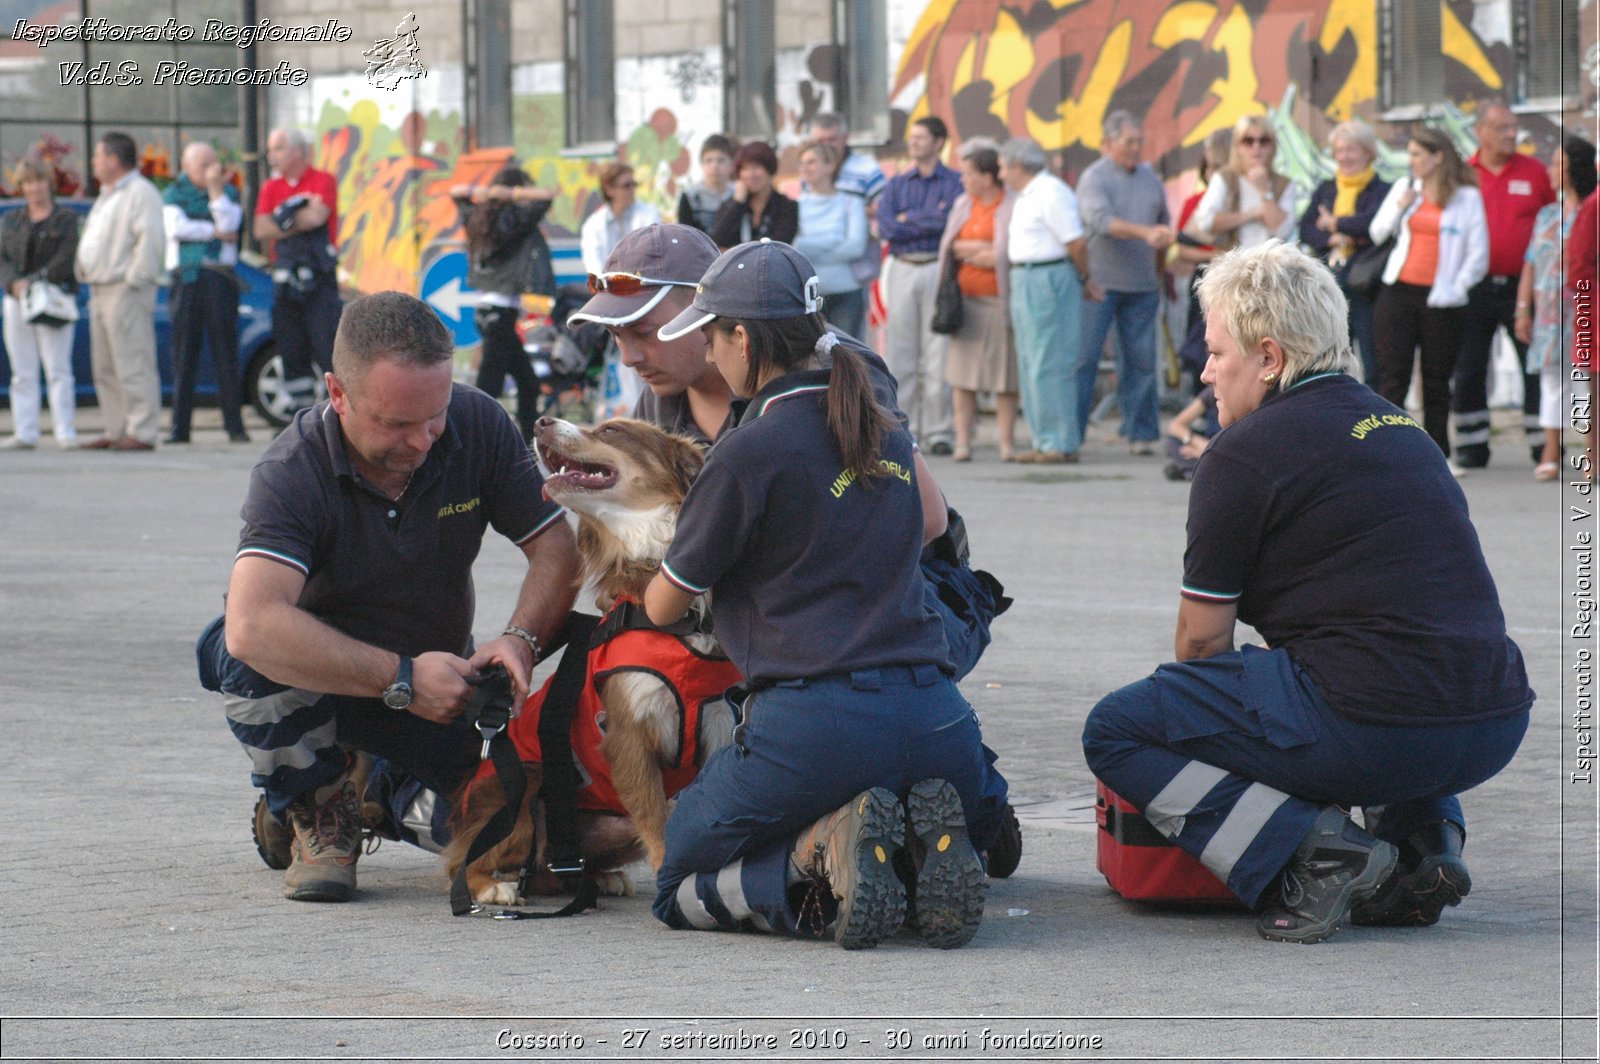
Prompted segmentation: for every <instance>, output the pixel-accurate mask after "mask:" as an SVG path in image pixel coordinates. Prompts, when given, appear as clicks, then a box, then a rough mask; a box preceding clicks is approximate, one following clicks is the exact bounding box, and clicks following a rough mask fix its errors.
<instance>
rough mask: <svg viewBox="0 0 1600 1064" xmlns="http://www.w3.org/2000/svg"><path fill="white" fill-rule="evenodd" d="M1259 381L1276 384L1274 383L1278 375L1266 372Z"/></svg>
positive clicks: (1276, 381)
mask: <svg viewBox="0 0 1600 1064" xmlns="http://www.w3.org/2000/svg"><path fill="white" fill-rule="evenodd" d="M1261 383H1262V384H1276V383H1278V375H1277V374H1276V373H1268V374H1267V375H1266V376H1265V377H1262V378H1261Z"/></svg>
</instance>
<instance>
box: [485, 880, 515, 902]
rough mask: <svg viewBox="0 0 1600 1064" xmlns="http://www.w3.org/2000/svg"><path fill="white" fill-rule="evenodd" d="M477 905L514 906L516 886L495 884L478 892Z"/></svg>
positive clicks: (512, 884)
mask: <svg viewBox="0 0 1600 1064" xmlns="http://www.w3.org/2000/svg"><path fill="white" fill-rule="evenodd" d="M478 904H479V905H515V904H517V885H516V884H515V883H495V884H493V885H491V886H487V887H484V888H483V889H482V890H480V891H478Z"/></svg>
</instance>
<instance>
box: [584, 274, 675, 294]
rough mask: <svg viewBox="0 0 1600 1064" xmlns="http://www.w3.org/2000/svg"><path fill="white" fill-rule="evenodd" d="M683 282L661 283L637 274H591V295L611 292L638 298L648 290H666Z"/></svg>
mask: <svg viewBox="0 0 1600 1064" xmlns="http://www.w3.org/2000/svg"><path fill="white" fill-rule="evenodd" d="M682 283H683V282H681V281H660V280H657V279H655V278H654V277H640V276H639V275H638V274H636V273H591V274H589V294H590V295H592V296H593V295H599V294H600V293H601V292H610V293H611V294H612V295H614V296H636V295H638V294H639V293H640V292H642V291H644V290H645V289H646V288H665V287H667V286H669V285H675V284H682Z"/></svg>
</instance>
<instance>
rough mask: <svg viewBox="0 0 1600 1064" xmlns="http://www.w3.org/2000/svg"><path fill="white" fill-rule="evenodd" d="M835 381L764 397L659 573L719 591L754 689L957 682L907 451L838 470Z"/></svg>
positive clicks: (684, 519)
mask: <svg viewBox="0 0 1600 1064" xmlns="http://www.w3.org/2000/svg"><path fill="white" fill-rule="evenodd" d="M827 389H828V371H826V370H813V371H802V372H796V373H790V374H788V375H786V376H784V377H780V378H779V379H778V380H776V381H772V382H771V383H769V384H768V385H767V387H765V388H763V389H762V390H761V391H760V392H759V393H758V394H757V395H756V396H755V397H754V398H753V399H751V401H750V404H749V406H748V407H747V408H746V410H745V412H744V415H743V417H742V418H741V419H740V421H739V424H738V425H737V426H735V427H734V428H731V429H728V430H725V431H724V432H723V433H722V435H721V436H719V438H718V439H717V445H716V446H715V447H713V448H712V449H711V452H710V455H709V457H708V458H707V459H706V465H705V468H704V469H703V470H701V472H700V475H699V477H698V478H696V480H695V482H694V486H693V487H692V488H690V489H689V494H688V497H687V498H685V499H684V501H683V509H682V511H681V512H680V513H679V515H678V530H677V535H676V536H675V537H674V538H673V541H672V546H671V548H670V549H669V550H668V551H667V557H666V560H665V561H663V562H662V565H661V572H662V574H663V575H664V576H665V577H666V578H667V579H668V580H670V581H671V582H672V583H673V584H675V585H676V586H678V587H679V588H682V589H683V590H685V591H688V592H689V593H691V594H702V593H704V592H705V591H707V590H710V591H712V602H713V603H714V608H713V610H712V614H713V618H714V623H715V625H716V633H717V638H718V639H719V640H721V641H722V646H723V648H724V649H725V650H726V651H727V653H728V657H729V658H730V659H732V661H733V663H734V664H735V665H736V666H738V668H739V671H740V672H741V673H743V674H744V676H745V677H746V678H747V679H748V680H749V681H750V682H751V683H753V684H758V685H759V684H767V683H772V682H774V681H778V680H786V679H798V678H801V677H813V676H822V675H827V674H829V673H841V672H850V671H854V670H858V669H867V668H875V667H879V666H886V665H923V664H932V665H936V666H938V667H940V668H942V669H944V670H945V671H946V672H949V671H950V670H951V666H950V656H949V651H948V649H947V648H946V644H945V638H944V629H943V628H942V626H941V625H940V623H939V619H938V618H937V617H936V616H935V615H934V614H933V613H932V612H931V611H929V610H928V609H927V607H926V606H925V605H924V602H923V596H924V590H923V584H924V581H923V578H922V572H921V569H920V568H919V562H918V559H919V556H920V554H921V552H922V503H921V500H920V498H919V496H918V494H917V485H916V482H915V480H916V474H915V472H914V471H913V469H912V457H911V455H912V449H911V437H910V436H908V435H907V434H906V432H905V431H904V430H903V429H900V428H896V429H894V430H892V431H890V432H888V433H886V434H885V435H884V444H883V454H882V459H881V463H880V464H881V467H882V468H883V469H884V471H885V473H886V475H884V476H878V477H872V478H869V479H868V481H867V482H866V483H862V482H861V481H860V480H858V479H856V478H855V477H854V476H853V475H852V474H849V473H847V472H846V471H845V470H844V468H843V462H842V460H841V459H840V457H839V455H838V453H837V452H836V451H835V450H834V447H833V443H832V440H831V438H830V437H829V435H828V425H827Z"/></svg>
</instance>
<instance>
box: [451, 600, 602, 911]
mask: <svg viewBox="0 0 1600 1064" xmlns="http://www.w3.org/2000/svg"><path fill="white" fill-rule="evenodd" d="M597 623H598V618H596V617H594V616H592V615H590V614H584V613H572V614H569V615H568V617H567V623H566V625H565V627H563V629H562V631H561V632H560V633H559V634H558V635H557V637H556V639H555V640H554V641H553V642H552V644H551V646H550V648H549V649H550V650H555V649H557V648H559V647H561V646H565V647H566V652H565V653H564V654H563V655H562V657H561V663H560V664H559V665H557V666H556V672H555V676H554V678H553V679H552V681H551V684H550V692H549V694H548V695H547V696H546V697H545V701H544V705H543V707H542V709H541V711H540V717H539V748H540V753H541V760H542V763H543V767H544V785H543V786H542V787H541V788H540V791H539V793H540V796H541V797H542V798H543V799H544V804H545V830H546V835H547V841H546V851H547V861H546V864H547V866H548V867H549V869H550V871H551V872H553V873H554V874H555V875H556V876H558V877H559V878H560V879H561V881H562V883H563V884H564V885H568V886H571V887H572V888H573V890H574V892H575V896H574V897H573V899H572V901H571V902H569V903H568V904H567V905H566V906H564V907H563V908H561V909H559V910H557V911H555V912H517V911H513V910H509V909H506V910H502V911H500V912H498V913H495V914H494V917H495V919H497V920H542V919H549V918H551V917H556V916H572V915H574V914H575V913H580V912H583V911H584V910H586V909H592V908H595V906H596V898H597V896H598V893H599V890H598V888H597V887H596V886H595V882H594V880H593V879H592V878H591V877H590V876H588V875H586V874H584V864H583V857H582V855H581V854H580V853H579V848H578V799H577V796H578V770H577V766H576V765H575V764H574V763H573V759H572V740H571V730H570V729H571V726H572V715H573V712H574V710H576V708H577V704H578V696H579V694H580V693H581V692H582V690H583V683H584V679H585V677H586V676H587V673H588V651H587V647H588V646H589V640H590V637H591V635H592V633H593V631H594V628H595V626H596V624H597ZM485 686H487V685H486V684H485V685H481V686H480V687H479V694H477V695H475V696H474V698H473V708H472V709H469V710H468V713H469V714H470V713H473V711H474V710H475V709H478V708H479V700H480V698H484V697H485V696H484V695H483V690H484V687H485ZM493 697H494V696H488V698H489V699H492V698H493ZM504 701H505V705H506V710H507V717H509V707H510V702H511V698H510V681H509V680H507V681H506V690H505V694H504ZM486 704H487V700H486ZM476 720H477V722H478V728H479V731H480V732H483V733H484V735H485V737H486V741H487V742H488V744H489V758H490V760H491V761H493V763H494V768H495V774H496V775H497V776H499V778H500V787H501V789H502V790H503V791H504V792H505V795H506V804H505V806H504V807H502V808H501V809H500V810H499V811H498V812H496V813H495V815H494V816H493V817H491V818H490V819H489V821H488V822H487V823H485V824H484V826H483V828H482V830H480V831H479V832H478V835H477V837H476V838H474V839H473V840H472V845H471V846H469V847H468V849H467V856H466V859H465V860H463V861H462V863H461V869H460V871H458V872H457V873H456V878H455V882H454V883H453V884H451V888H450V911H451V913H452V914H453V915H455V916H464V915H468V914H474V913H479V912H482V911H483V910H482V907H481V906H479V905H478V904H477V903H476V902H475V901H474V900H473V898H472V893H471V891H470V890H469V889H468V887H467V876H466V873H467V867H468V866H469V865H471V864H472V862H473V861H475V860H477V859H478V858H479V857H482V856H483V855H484V854H485V853H487V852H488V851H489V850H490V848H492V847H493V846H495V845H496V844H498V843H499V842H500V840H501V839H504V838H505V837H506V836H507V835H509V834H510V833H511V829H512V828H513V827H514V826H515V825H516V821H517V815H518V814H519V812H520V811H521V809H522V804H523V799H524V798H525V796H526V794H527V774H526V772H524V770H523V767H522V761H521V759H520V758H519V757H518V756H517V751H516V747H515V746H514V745H513V744H512V742H511V737H510V736H509V735H508V734H506V730H505V725H504V723H503V721H502V722H501V723H500V725H499V730H498V731H493V732H491V731H490V730H488V728H486V727H485V723H484V719H483V717H482V715H481V712H480V713H479V714H478V715H477V717H476ZM488 723H489V726H490V727H492V726H493V725H494V723H495V718H494V717H491V718H490V719H489V722H488ZM537 853H538V846H537V845H534V846H532V847H530V848H529V851H528V860H527V863H526V864H525V865H524V866H523V869H522V874H521V876H520V877H519V878H518V880H517V894H518V896H519V897H525V896H526V891H527V887H528V883H529V880H530V879H531V878H532V876H533V875H534V873H535V872H536V863H535V862H536V861H537V856H536V855H537Z"/></svg>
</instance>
